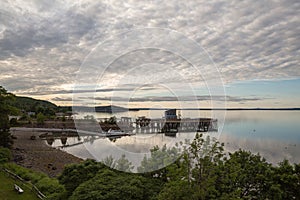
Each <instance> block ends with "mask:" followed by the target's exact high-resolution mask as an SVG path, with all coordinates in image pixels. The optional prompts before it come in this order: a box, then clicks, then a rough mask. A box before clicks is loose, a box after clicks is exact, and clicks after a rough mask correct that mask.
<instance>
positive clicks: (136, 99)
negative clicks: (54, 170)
mask: <svg viewBox="0 0 300 200" xmlns="http://www.w3.org/2000/svg"><path fill="white" fill-rule="evenodd" d="M80 99H89V98H88V97H86V98H85V97H82V98H80ZM93 99H94V100H98V101H116V102H118V101H122V102H127V101H128V100H129V101H130V102H161V101H170V102H171V101H172V102H174V101H211V100H213V101H228V102H249V101H260V100H265V99H269V98H258V97H237V96H226V97H225V96H208V95H203V96H178V97H172V96H148V97H133V98H130V99H128V98H126V97H120V96H117V97H95V98H93Z"/></svg>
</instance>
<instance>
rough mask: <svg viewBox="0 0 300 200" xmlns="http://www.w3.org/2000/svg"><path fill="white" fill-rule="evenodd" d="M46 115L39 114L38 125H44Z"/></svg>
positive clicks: (37, 117)
mask: <svg viewBox="0 0 300 200" xmlns="http://www.w3.org/2000/svg"><path fill="white" fill-rule="evenodd" d="M45 119H46V117H45V115H44V114H43V113H41V112H40V113H38V114H37V116H36V121H37V123H38V124H44V123H45Z"/></svg>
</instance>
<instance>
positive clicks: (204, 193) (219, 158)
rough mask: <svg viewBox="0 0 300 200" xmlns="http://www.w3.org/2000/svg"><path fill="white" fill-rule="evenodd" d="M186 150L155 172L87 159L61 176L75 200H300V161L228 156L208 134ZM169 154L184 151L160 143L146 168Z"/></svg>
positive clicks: (238, 154) (146, 161)
mask: <svg viewBox="0 0 300 200" xmlns="http://www.w3.org/2000/svg"><path fill="white" fill-rule="evenodd" d="M181 149H182V150H183V154H182V155H181V156H180V158H179V159H177V160H176V161H175V162H174V163H173V164H171V165H169V166H168V167H166V168H163V169H160V170H156V171H154V172H149V173H143V174H131V173H125V172H120V171H116V170H113V169H110V168H108V167H106V166H105V165H103V164H101V163H97V162H95V161H92V160H87V161H85V162H83V163H81V164H77V165H70V166H68V167H67V168H66V169H65V171H64V172H63V174H62V175H61V176H60V177H59V180H60V183H61V184H63V185H64V186H65V188H66V190H67V193H68V198H69V199H74V200H75V199H101V200H102V199H159V200H166V199H170V200H174V199H175V200H176V199H178V200H179V199H180V200H181V199H188V200H190V199H195V200H196V199H197V200H198V199H224V200H225V199H300V194H299V191H300V165H299V164H294V165H291V164H290V163H289V162H288V161H287V160H284V161H283V162H282V163H279V165H278V166H272V165H271V164H269V163H267V162H266V160H265V159H264V158H262V157H261V156H260V155H259V154H257V155H254V154H252V153H250V152H247V151H243V150H239V151H236V152H234V153H230V154H225V153H224V150H223V144H220V143H219V142H218V141H216V140H214V139H210V138H209V137H207V138H203V136H202V135H197V136H196V138H195V139H194V141H193V142H192V143H191V145H190V146H181ZM167 152H169V155H174V153H177V152H178V151H175V150H174V149H171V150H170V149H169V150H167V149H165V147H164V148H163V149H158V147H155V148H154V149H153V150H152V157H151V158H148V159H147V158H145V159H144V161H143V163H142V166H141V167H140V170H143V169H144V168H145V167H147V166H150V167H151V166H154V165H156V164H157V162H158V160H159V159H158V158H159V157H160V158H161V157H163V158H166V157H167V155H168V153H167ZM122 159H125V158H124V157H123V158H122ZM171 159H172V158H171ZM108 160H110V159H108ZM163 160H164V159H163ZM107 162H108V161H107ZM151 162H153V163H154V164H153V163H152V164H153V165H151ZM110 163H111V162H110Z"/></svg>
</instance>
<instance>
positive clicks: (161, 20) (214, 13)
mask: <svg viewBox="0 0 300 200" xmlns="http://www.w3.org/2000/svg"><path fill="white" fill-rule="evenodd" d="M299 13H300V2H299V0H276V1H275V0H274V1H273V0H253V1H250V0H248V1H246V0H244V1H240V0H232V1H226V0H224V1H222V0H211V1H202V0H197V1H194V0H193V1H189V0H187V1H178V0H168V1H166V0H163V1H159V0H152V1H133V0H129V1H126V2H125V1H109V0H103V1H97V0H77V1H76V0H66V1H55V0H54V1H47V0H26V1H21V0H2V1H1V2H0V72H1V73H0V85H2V86H3V87H5V88H6V89H7V90H8V91H10V92H13V93H15V94H17V95H20V96H30V97H34V98H39V99H44V100H49V101H51V102H53V103H55V104H57V105H88V106H91V105H108V104H114V105H119V106H124V107H178V106H179V107H247V108H249V107H254V108H256V107H272V108H273V107H275V108H278V107H280V108H284V107H300V103H299V102H300V93H299V91H298V88H300V68H299V67H300V66H299V63H300V62H299V61H300V42H299V41H300V14H299Z"/></svg>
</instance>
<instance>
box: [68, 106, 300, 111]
mask: <svg viewBox="0 0 300 200" xmlns="http://www.w3.org/2000/svg"><path fill="white" fill-rule="evenodd" d="M74 108H75V111H76V112H82V111H85V112H99V113H115V112H127V111H140V110H169V109H177V110H208V111H209V110H226V111H238V110H241V111H242V110H256V111H259V110H269V111H272V110H273V111H300V108H124V107H120V106H114V105H108V106H96V107H87V106H75V107H73V109H74Z"/></svg>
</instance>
